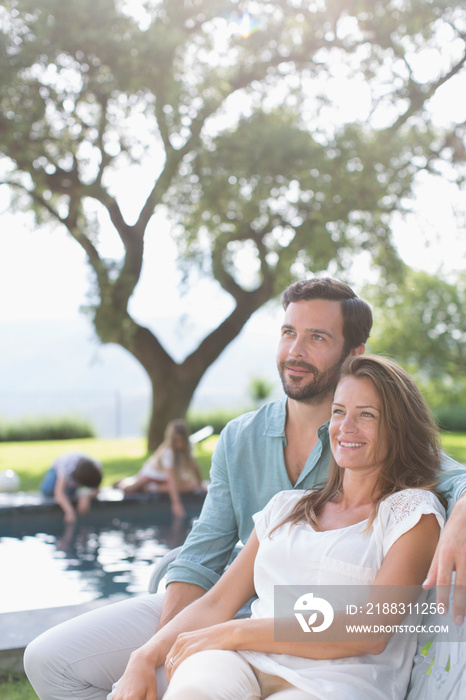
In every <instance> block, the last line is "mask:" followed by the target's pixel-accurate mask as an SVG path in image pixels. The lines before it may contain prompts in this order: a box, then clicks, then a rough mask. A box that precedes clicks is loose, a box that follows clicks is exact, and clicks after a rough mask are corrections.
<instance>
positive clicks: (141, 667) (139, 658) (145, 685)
mask: <svg viewBox="0 0 466 700" xmlns="http://www.w3.org/2000/svg"><path fill="white" fill-rule="evenodd" d="M111 698H112V700H157V681H156V678H155V668H154V664H153V663H152V662H151V660H150V659H149V658H148V657H147V656H146V655H145V654H142V653H141V651H140V650H139V649H138V650H137V651H135V652H133V653H132V654H131V656H130V658H129V661H128V665H127V667H126V670H125V672H124V674H123V675H122V677H121V678H120V680H119V681H118V683H117V685H116V688H115V690H114V691H113V694H112V695H111Z"/></svg>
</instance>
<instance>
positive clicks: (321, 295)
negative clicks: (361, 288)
mask: <svg viewBox="0 0 466 700" xmlns="http://www.w3.org/2000/svg"><path fill="white" fill-rule="evenodd" d="M311 299H325V300H327V301H339V302H340V303H341V311H342V314H343V337H344V339H345V350H347V352H350V350H352V349H353V348H357V347H358V346H359V345H361V344H362V343H365V342H366V340H367V339H368V337H369V333H370V331H371V328H372V311H371V307H370V306H369V304H368V303H367V302H366V301H364V300H363V299H360V298H359V297H358V296H357V294H355V293H354V292H353V290H352V289H351V287H349V286H348V285H347V284H345V283H344V282H339V281H338V280H334V279H331V278H330V277H322V278H321V279H317V278H314V279H310V280H302V281H300V282H294V283H293V284H291V285H290V286H289V287H288V289H286V290H285V291H284V292H283V295H282V304H283V308H284V309H287V308H288V305H289V304H291V303H295V302H297V301H310V300H311Z"/></svg>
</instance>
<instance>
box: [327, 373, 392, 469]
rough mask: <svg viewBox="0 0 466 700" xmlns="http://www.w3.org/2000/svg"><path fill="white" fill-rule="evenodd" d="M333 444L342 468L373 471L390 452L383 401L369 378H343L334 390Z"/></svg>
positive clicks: (331, 421)
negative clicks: (384, 425) (384, 426)
mask: <svg viewBox="0 0 466 700" xmlns="http://www.w3.org/2000/svg"><path fill="white" fill-rule="evenodd" d="M329 434H330V446H331V448H332V453H333V456H334V458H335V461H336V463H337V464H338V465H339V466H340V467H342V468H343V469H351V470H355V471H361V472H362V471H363V470H364V469H370V470H373V468H374V467H376V468H378V467H380V466H381V465H382V463H383V461H384V460H385V459H386V457H387V453H388V438H387V435H386V434H385V430H384V429H383V428H382V404H381V400H380V398H379V396H378V394H377V392H376V390H375V388H374V385H373V384H372V382H371V380H370V379H367V378H362V377H361V378H359V377H353V376H347V377H343V378H342V379H341V380H340V381H339V383H338V386H337V388H336V390H335V396H334V400H333V404H332V417H331V420H330V427H329Z"/></svg>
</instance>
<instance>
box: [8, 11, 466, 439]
mask: <svg viewBox="0 0 466 700" xmlns="http://www.w3.org/2000/svg"><path fill="white" fill-rule="evenodd" d="M465 17H466V12H465V10H464V6H462V3H460V2H448V3H446V2H444V1H441V2H438V1H436V2H432V1H431V2H429V1H428V0H404V1H403V2H399V1H398V0H393V1H390V0H383V1H378V0H347V1H346V2H343V1H342V0H327V2H324V1H323V0H322V2H319V1H317V2H310V1H309V0H303V1H301V0H274V1H273V2H269V1H267V0H264V1H261V0H256V1H253V0H244V1H242V0H147V2H144V3H143V2H142V1H141V2H138V1H137V0H135V1H133V2H124V1H123V0H120V1H118V0H98V2H95V0H73V2H71V1H70V2H67V1H63V0H9V1H7V2H5V3H4V4H3V8H1V9H0V31H1V34H0V42H1V43H0V75H1V78H0V80H1V86H0V153H2V154H3V156H4V158H3V161H2V180H1V181H2V182H3V183H6V184H8V185H9V186H10V188H12V190H13V191H14V193H15V197H14V204H15V205H16V206H17V207H19V208H23V209H24V208H26V207H30V208H33V210H34V211H35V213H36V216H37V220H38V222H39V223H47V224H50V222H55V223H56V224H57V225H58V227H60V228H62V229H64V230H67V231H68V233H69V234H70V235H71V236H72V237H73V238H74V239H75V240H76V242H77V243H78V244H79V245H80V246H82V247H83V249H84V250H85V252H86V254H87V257H88V260H89V263H90V266H91V269H92V271H93V274H94V278H95V294H94V301H93V305H92V316H93V321H94V325H95V329H96V332H97V334H98V336H99V338H100V339H101V340H102V342H104V343H118V344H119V345H121V346H123V347H124V348H126V349H127V350H128V351H129V352H130V353H132V354H133V355H134V357H136V358H137V359H138V360H139V362H140V363H141V364H142V366H143V367H144V369H145V370H146V371H147V373H148V376H149V378H150V381H151V384H152V388H153V410H152V417H151V423H150V428H149V447H150V448H153V447H155V445H156V444H157V443H158V442H159V441H160V439H161V436H162V432H163V428H164V426H165V424H166V422H167V421H168V420H169V419H171V418H173V417H179V416H182V415H184V414H185V412H186V410H187V408H188V405H189V403H190V400H191V397H192V395H193V393H194V391H195V389H196V387H197V385H198V383H199V381H200V380H201V378H202V376H203V374H204V373H205V371H206V370H207V368H208V367H209V366H210V365H211V364H212V363H213V362H214V361H215V360H216V359H217V358H218V356H219V355H220V353H221V352H222V351H223V350H224V348H225V347H226V346H227V345H228V343H230V342H231V341H232V340H233V339H234V338H235V337H236V336H237V335H238V333H239V332H240V331H241V329H242V327H243V325H244V324H245V322H246V321H247V320H248V319H249V318H250V317H251V315H252V314H253V313H254V312H255V311H256V310H257V309H258V308H259V307H260V306H261V305H262V304H264V302H266V301H267V300H269V299H271V298H272V297H274V296H275V295H276V294H277V293H278V291H279V290H280V289H281V288H283V286H284V285H286V284H288V283H289V282H290V281H291V280H292V279H293V278H295V277H299V276H302V275H306V274H310V273H311V272H312V273H318V272H320V271H323V270H330V271H331V272H333V273H339V272H341V271H342V270H345V269H346V268H347V267H348V266H349V265H350V263H351V260H352V257H353V255H354V253H355V252H359V251H366V252H367V253H368V254H370V255H371V256H372V261H373V264H374V266H377V265H378V266H381V268H383V269H384V270H385V271H387V270H389V271H390V270H393V269H394V268H395V267H396V261H397V256H396V254H395V252H394V250H393V247H392V245H391V236H390V215H391V213H392V212H393V211H394V210H395V209H396V208H399V207H400V203H401V202H402V201H404V200H405V199H406V198H407V197H409V195H410V192H411V188H412V184H413V181H414V179H415V177H416V174H417V173H418V172H419V170H420V169H423V168H433V167H434V165H435V163H437V162H439V161H452V160H454V158H456V157H457V153H458V152H459V149H458V144H459V143H462V139H463V136H464V134H463V131H462V128H463V127H462V126H461V125H456V124H450V125H448V128H447V129H440V128H439V127H438V126H436V125H433V124H431V121H430V117H429V112H428V109H427V107H428V101H429V99H430V98H431V97H432V96H433V95H434V93H435V92H436V90H438V89H439V88H441V87H442V85H444V83H445V82H447V81H449V80H454V79H455V77H456V76H457V75H458V74H459V72H460V71H462V70H463V68H464V63H465V46H464V44H465V21H466V20H465ZM424 51H425V52H426V53H423V52H424ZM425 56H428V57H430V59H432V58H433V59H434V60H433V62H432V69H431V70H430V71H428V73H427V75H423V74H422V70H420V68H419V59H421V61H422V59H423V57H425ZM345 90H350V91H352V92H353V94H354V101H362V102H364V104H365V105H366V106H365V109H359V110H356V111H354V110H353V111H354V113H353V114H352V116H351V117H348V115H345V114H344V113H343V112H342V110H341V109H339V107H340V106H341V99H340V95H342V92H343V91H345ZM332 95H333V97H332ZM130 167H131V169H132V170H131V172H132V173H134V172H135V168H136V167H139V168H140V169H141V173H144V178H145V179H144V184H143V185H142V186H141V195H142V199H141V201H140V205H139V206H137V200H136V201H134V202H132V204H133V209H137V213H136V215H132V217H131V218H129V216H128V215H126V216H125V206H124V203H123V199H122V197H120V196H117V195H116V189H115V173H122V172H124V169H125V168H130ZM131 177H133V175H131ZM141 177H142V176H141ZM130 184H131V183H130V182H128V186H130ZM160 210H162V211H163V212H164V213H165V214H166V216H167V217H168V219H169V220H171V222H172V224H173V226H172V230H171V232H170V233H167V231H166V229H165V228H164V229H163V230H162V229H160V230H151V234H150V235H152V236H154V237H157V238H158V244H159V245H160V246H161V247H163V244H164V237H166V236H167V235H173V236H174V237H175V238H176V240H177V242H178V245H179V251H180V259H181V260H182V261H183V262H184V265H185V270H186V271H187V274H188V276H189V270H190V269H193V266H197V268H198V269H200V270H201V271H202V273H204V274H206V275H210V276H212V277H213V278H214V279H215V280H217V282H218V283H219V284H220V285H221V287H222V288H223V290H225V291H226V292H227V293H228V294H229V295H231V297H232V299H233V301H234V304H233V310H232V311H231V313H230V314H229V315H228V316H227V317H226V318H225V319H224V321H223V322H222V323H220V325H219V326H218V327H217V328H215V329H214V330H212V331H211V332H210V333H209V334H208V335H207V336H206V337H205V338H204V339H203V340H202V342H200V344H199V346H198V347H197V348H196V349H194V350H193V351H192V352H191V353H190V354H189V355H188V356H187V357H186V358H185V359H184V360H182V361H181V362H175V361H174V360H173V359H172V357H170V355H169V354H168V353H167V351H166V350H165V349H164V347H163V345H162V344H161V342H160V340H159V339H158V338H157V337H156V336H155V334H154V333H153V332H152V331H151V330H149V329H148V328H146V327H144V326H142V325H141V324H139V323H137V322H136V321H135V319H134V318H132V317H131V315H130V313H129V310H128V304H129V302H130V299H131V296H132V294H133V292H134V290H135V287H136V285H137V283H138V280H139V278H140V275H141V269H142V264H143V255H144V240H145V236H146V235H147V231H148V230H149V229H150V227H149V223H150V222H151V220H152V218H153V216H154V213H156V212H157V211H160ZM105 218H108V220H109V221H110V222H111V225H112V227H113V230H114V233H115V236H116V237H118V238H119V240H120V242H121V244H122V251H123V252H122V255H121V257H119V258H115V259H109V258H107V257H105V255H104V253H103V252H102V247H101V240H100V238H99V227H100V225H101V223H102V221H103V220H104V219H105ZM245 256H246V259H247V261H248V264H247V266H246V267H245V265H244V260H245ZM162 303H164V302H163V300H162ZM154 311H155V309H154ZM207 314H208V307H207V308H206V315H207Z"/></svg>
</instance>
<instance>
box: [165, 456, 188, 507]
mask: <svg viewBox="0 0 466 700" xmlns="http://www.w3.org/2000/svg"><path fill="white" fill-rule="evenodd" d="M164 472H165V476H166V479H167V481H166V484H167V486H166V488H167V491H168V495H169V496H170V502H171V506H172V513H173V515H174V517H175V518H184V517H185V515H186V511H185V509H184V507H183V504H182V502H181V498H180V494H179V491H178V487H177V485H176V479H175V475H174V473H173V469H171V468H170V469H168V468H166V467H165V468H164Z"/></svg>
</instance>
